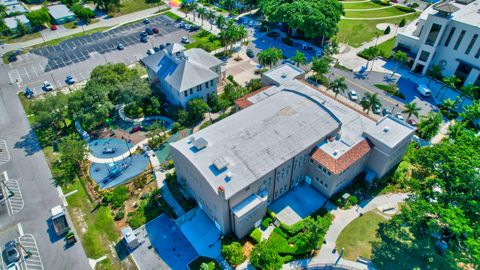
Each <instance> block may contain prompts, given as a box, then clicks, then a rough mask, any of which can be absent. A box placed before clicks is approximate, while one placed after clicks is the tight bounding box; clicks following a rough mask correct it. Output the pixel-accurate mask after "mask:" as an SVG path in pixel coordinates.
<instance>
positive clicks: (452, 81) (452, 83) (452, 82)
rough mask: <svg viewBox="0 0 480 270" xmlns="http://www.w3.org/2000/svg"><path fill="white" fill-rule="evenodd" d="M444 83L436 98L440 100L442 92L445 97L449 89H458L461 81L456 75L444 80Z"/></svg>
mask: <svg viewBox="0 0 480 270" xmlns="http://www.w3.org/2000/svg"><path fill="white" fill-rule="evenodd" d="M442 81H443V85H442V87H441V88H440V90H439V91H438V92H437V95H436V96H435V98H438V96H439V95H440V93H441V92H442V90H443V93H444V95H445V92H446V90H447V88H449V87H450V88H452V89H455V88H457V84H458V83H460V82H461V80H460V79H459V78H458V77H457V76H455V74H453V75H452V76H450V77H445V78H443V79H442ZM442 99H443V96H442Z"/></svg>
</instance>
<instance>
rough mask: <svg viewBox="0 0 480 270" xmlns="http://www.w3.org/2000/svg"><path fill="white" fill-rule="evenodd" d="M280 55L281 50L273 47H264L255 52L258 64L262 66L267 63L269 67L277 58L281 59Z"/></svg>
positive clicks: (281, 54)
mask: <svg viewBox="0 0 480 270" xmlns="http://www.w3.org/2000/svg"><path fill="white" fill-rule="evenodd" d="M282 56H283V53H282V50H280V49H278V48H275V47H271V48H268V49H265V50H263V51H261V52H259V53H258V54H257V57H258V61H259V62H260V64H261V65H262V66H266V65H268V66H269V67H270V69H271V68H272V66H273V65H274V64H275V63H277V61H278V60H280V59H282Z"/></svg>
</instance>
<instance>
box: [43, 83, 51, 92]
mask: <svg viewBox="0 0 480 270" xmlns="http://www.w3.org/2000/svg"><path fill="white" fill-rule="evenodd" d="M43 89H44V90H45V91H52V90H53V85H52V84H51V83H49V82H48V81H44V82H43Z"/></svg>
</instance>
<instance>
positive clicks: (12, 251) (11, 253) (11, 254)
mask: <svg viewBox="0 0 480 270" xmlns="http://www.w3.org/2000/svg"><path fill="white" fill-rule="evenodd" d="M5 255H6V257H7V261H8V263H13V262H16V261H18V260H19V259H20V253H19V252H18V250H17V242H15V240H12V241H8V242H7V243H6V244H5Z"/></svg>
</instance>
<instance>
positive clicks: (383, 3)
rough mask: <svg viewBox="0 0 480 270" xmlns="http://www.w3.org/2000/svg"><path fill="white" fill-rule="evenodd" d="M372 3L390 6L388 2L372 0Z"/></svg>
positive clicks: (386, 0) (385, 0)
mask: <svg viewBox="0 0 480 270" xmlns="http://www.w3.org/2000/svg"><path fill="white" fill-rule="evenodd" d="M372 2H373V3H375V4H379V5H381V6H391V5H392V4H390V1H388V0H372Z"/></svg>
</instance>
